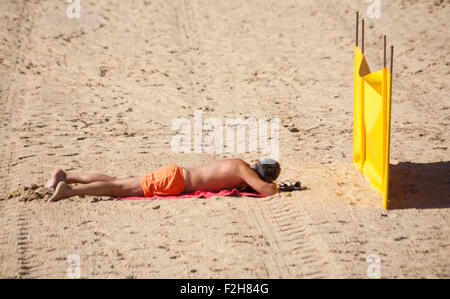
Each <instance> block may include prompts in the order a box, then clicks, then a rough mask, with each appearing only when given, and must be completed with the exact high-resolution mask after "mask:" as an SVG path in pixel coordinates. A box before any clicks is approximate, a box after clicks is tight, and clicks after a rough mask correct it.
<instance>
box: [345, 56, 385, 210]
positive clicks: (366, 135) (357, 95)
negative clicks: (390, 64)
mask: <svg viewBox="0 0 450 299" xmlns="http://www.w3.org/2000/svg"><path fill="white" fill-rule="evenodd" d="M390 99H391V74H390V73H389V70H388V68H386V67H384V68H383V69H382V70H381V71H378V72H373V73H370V70H369V68H368V66H367V62H366V60H365V57H364V54H362V53H361V51H360V50H359V48H358V47H356V48H355V78H354V115H353V162H354V163H355V165H356V166H357V167H358V169H360V170H361V171H362V172H363V174H364V176H365V177H366V179H367V180H368V181H369V183H370V185H371V186H372V187H373V188H374V189H375V190H377V191H378V192H380V193H381V194H382V196H383V205H384V207H385V208H386V209H387V208H388V193H389V139H390V110H391V107H390V106H391V105H390Z"/></svg>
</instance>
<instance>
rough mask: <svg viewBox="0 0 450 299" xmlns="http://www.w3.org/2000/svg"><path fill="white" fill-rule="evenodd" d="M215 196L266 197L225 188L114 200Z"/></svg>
mask: <svg viewBox="0 0 450 299" xmlns="http://www.w3.org/2000/svg"><path fill="white" fill-rule="evenodd" d="M213 196H238V197H239V196H250V197H264V195H261V194H259V193H249V192H240V191H239V190H237V189H225V190H221V191H219V192H211V191H195V192H192V193H183V194H178V195H153V196H151V197H124V198H114V200H137V199H160V198H185V197H191V198H192V197H193V198H210V197H213Z"/></svg>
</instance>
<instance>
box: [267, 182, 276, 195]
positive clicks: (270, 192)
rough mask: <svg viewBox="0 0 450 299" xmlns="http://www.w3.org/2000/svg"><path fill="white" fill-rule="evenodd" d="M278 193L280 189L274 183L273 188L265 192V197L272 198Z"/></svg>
mask: <svg viewBox="0 0 450 299" xmlns="http://www.w3.org/2000/svg"><path fill="white" fill-rule="evenodd" d="M277 193H278V187H277V184H275V183H272V186H270V188H267V190H266V191H265V192H264V195H265V196H271V195H275V194H277Z"/></svg>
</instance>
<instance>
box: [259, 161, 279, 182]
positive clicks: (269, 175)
mask: <svg viewBox="0 0 450 299" xmlns="http://www.w3.org/2000/svg"><path fill="white" fill-rule="evenodd" d="M252 169H253V170H254V171H256V173H257V174H258V176H259V177H260V178H261V179H262V180H263V181H266V182H269V183H270V182H273V181H275V180H276V179H277V178H278V176H279V175H280V171H281V168H280V164H279V163H278V162H277V161H275V160H274V159H271V158H264V159H261V160H259V161H258V162H256V163H255V164H254V165H253V166H252Z"/></svg>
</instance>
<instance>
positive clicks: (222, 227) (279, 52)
mask: <svg viewBox="0 0 450 299" xmlns="http://www.w3.org/2000/svg"><path fill="white" fill-rule="evenodd" d="M338 2H339V4H337V1H314V0H302V1H296V0H277V1H275V0H248V1H244V0H232V1H216V0H213V1H212V0H209V1H207V0H191V1H186V0H171V1H163V0H152V1H150V0H149V1H147V0H133V1H121V0H101V1H95V0H81V15H80V18H69V17H68V16H67V14H66V10H67V7H68V5H69V4H68V3H66V2H65V1H56V0H46V1H37V0H30V1H25V0H14V1H13V0H2V1H0V115H1V117H0V127H1V131H0V137H1V138H0V147H1V158H0V163H1V164H0V186H1V188H2V189H1V192H0V226H1V227H2V229H1V231H0V278H66V277H67V273H68V267H70V260H69V258H68V257H69V256H74V255H75V256H76V257H77V258H78V259H79V266H80V274H81V277H82V278H367V277H368V275H367V270H368V267H370V264H371V263H372V262H371V259H370V258H369V257H370V256H376V257H378V258H379V263H378V264H379V265H380V269H381V272H380V274H381V277H382V278H450V154H449V149H448V147H449V138H450V133H449V130H448V127H449V124H450V114H449V109H450V101H449V95H450V87H449V85H448V82H449V81H450V58H449V57H450V42H449V40H450V31H449V29H448V27H449V25H450V23H449V15H450V1H448V0H435V1H433V0H392V1H382V11H381V18H368V17H367V15H366V10H367V7H368V6H369V4H368V3H367V2H366V1H364V0H361V1H353V0H342V1H338ZM356 11H359V12H360V14H361V16H362V17H364V18H365V21H366V32H365V41H366V44H365V46H366V55H367V59H368V62H369V64H370V67H371V69H372V70H378V69H381V67H382V59H383V52H382V50H383V44H382V37H383V35H384V34H386V35H387V40H388V44H389V45H391V44H392V45H394V46H395V58H394V70H393V74H394V75H393V89H392V127H391V155H390V159H391V167H390V171H391V185H390V191H391V194H390V198H391V201H392V209H390V210H384V209H383V206H382V200H381V195H380V194H379V193H377V192H375V191H374V190H372V189H371V188H370V187H369V184H368V183H367V182H366V180H365V178H364V177H363V176H362V175H361V173H360V172H359V171H358V170H357V168H356V167H355V166H354V165H353V163H352V121H353V70H354V68H353V67H354V66H353V63H354V44H355V12H356ZM196 111H202V116H203V119H208V118H217V119H219V120H221V121H223V122H224V123H225V120H226V119H227V118H244V119H247V118H255V119H264V120H271V119H279V121H280V130H279V140H280V141H279V142H280V144H279V149H280V150H279V157H278V158H279V161H280V164H281V167H282V172H281V175H280V178H279V179H278V182H282V181H285V180H291V181H297V180H299V181H301V182H302V183H303V185H304V186H306V189H305V190H302V191H295V192H290V193H280V194H277V195H274V196H270V197H265V198H250V197H239V198H237V197H214V198H209V199H195V198H183V199H160V200H137V201H120V200H118V201H114V200H111V199H110V198H106V197H93V196H85V197H82V198H81V197H73V198H70V199H67V200H61V201H58V202H55V203H47V202H46V201H45V199H46V198H48V196H49V195H50V194H51V191H50V190H45V189H44V188H43V185H44V184H45V182H46V181H47V180H48V178H49V177H50V175H51V174H52V172H53V170H54V169H56V168H62V169H64V170H66V171H70V172H77V173H85V172H87V173H89V172H99V173H105V174H109V175H113V176H117V177H127V176H135V175H143V174H145V173H148V172H149V171H152V170H154V169H156V168H158V167H161V166H164V165H167V164H178V165H181V166H184V167H192V166H195V165H199V164H201V163H204V162H207V161H210V160H214V159H222V158H231V157H239V158H242V159H244V160H246V161H248V162H249V163H250V162H254V161H256V160H257V159H259V158H260V156H261V154H260V153H257V152H245V153H207V152H204V151H202V152H192V153H176V152H174V150H173V148H172V147H171V142H172V138H173V136H174V135H175V134H176V131H174V130H173V127H172V125H173V121H174V120H175V119H177V118H180V117H182V118H185V119H187V120H188V121H189V122H191V123H192V124H193V123H194V115H195V113H196Z"/></svg>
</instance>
